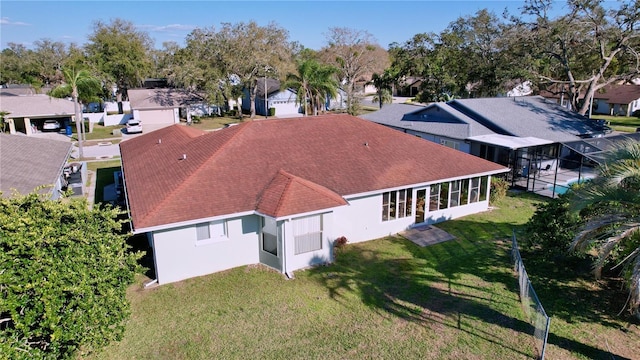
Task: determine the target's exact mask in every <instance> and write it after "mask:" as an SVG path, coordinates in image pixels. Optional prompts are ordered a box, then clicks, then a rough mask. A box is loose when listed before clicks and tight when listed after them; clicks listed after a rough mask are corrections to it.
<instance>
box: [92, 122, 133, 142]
mask: <svg viewBox="0 0 640 360" xmlns="http://www.w3.org/2000/svg"><path fill="white" fill-rule="evenodd" d="M122 128H124V126H122V125H114V126H102V125H100V124H94V125H93V131H92V132H90V133H87V140H99V139H108V138H119V137H122V134H120V133H118V134H117V135H113V130H116V129H122Z"/></svg>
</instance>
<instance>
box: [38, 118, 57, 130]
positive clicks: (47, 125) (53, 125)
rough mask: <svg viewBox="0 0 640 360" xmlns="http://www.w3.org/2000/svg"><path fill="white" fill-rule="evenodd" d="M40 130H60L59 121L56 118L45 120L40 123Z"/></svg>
mask: <svg viewBox="0 0 640 360" xmlns="http://www.w3.org/2000/svg"><path fill="white" fill-rule="evenodd" d="M42 130H51V131H56V130H60V123H59V122H58V121H57V120H45V121H44V124H42Z"/></svg>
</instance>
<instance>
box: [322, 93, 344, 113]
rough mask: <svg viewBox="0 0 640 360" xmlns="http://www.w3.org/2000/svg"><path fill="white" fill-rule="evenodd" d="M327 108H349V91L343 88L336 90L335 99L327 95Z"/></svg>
mask: <svg viewBox="0 0 640 360" xmlns="http://www.w3.org/2000/svg"><path fill="white" fill-rule="evenodd" d="M325 108H326V109H327V110H344V109H346V108H347V93H346V91H344V90H342V89H338V90H337V91H336V97H335V99H334V98H333V97H332V96H331V95H329V96H327V102H326V103H325Z"/></svg>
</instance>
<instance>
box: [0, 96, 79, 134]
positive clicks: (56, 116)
mask: <svg viewBox="0 0 640 360" xmlns="http://www.w3.org/2000/svg"><path fill="white" fill-rule="evenodd" d="M0 110H1V111H6V112H8V113H9V114H8V115H5V117H4V118H5V120H7V122H8V123H9V132H10V133H11V134H16V133H22V134H26V135H31V134H33V133H34V132H37V131H42V126H43V124H44V122H45V121H46V120H56V121H58V123H59V124H60V125H61V126H60V127H61V128H64V126H66V125H67V124H69V123H70V122H71V120H72V119H73V118H74V116H75V109H74V104H73V101H71V100H67V99H58V98H54V97H51V96H48V95H2V96H0Z"/></svg>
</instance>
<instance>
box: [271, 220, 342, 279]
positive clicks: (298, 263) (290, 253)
mask: <svg viewBox="0 0 640 360" xmlns="http://www.w3.org/2000/svg"><path fill="white" fill-rule="evenodd" d="M334 221H335V218H334V216H333V214H332V213H325V214H322V226H323V228H322V249H320V250H317V251H310V252H306V253H302V254H298V255H296V254H295V240H294V237H293V228H292V221H291V220H287V221H284V222H283V235H284V238H285V242H284V247H285V249H284V250H285V253H286V255H287V256H286V260H285V267H286V269H285V271H287V272H290V271H295V270H298V269H303V268H305V267H309V266H312V265H317V264H323V263H327V262H331V261H333V257H332V253H333V241H334V240H335V239H336V237H337V236H335V235H334V233H333V228H334Z"/></svg>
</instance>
